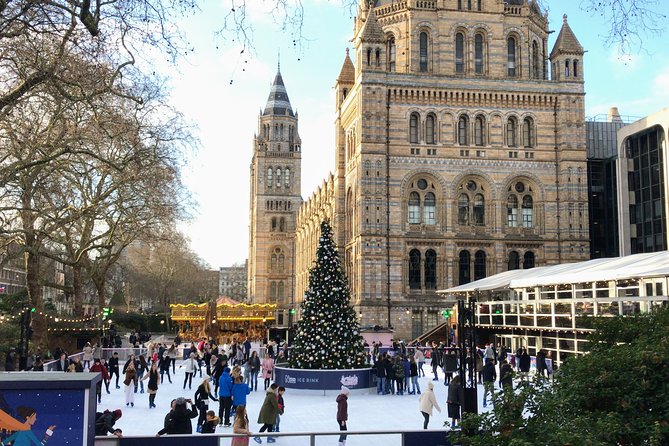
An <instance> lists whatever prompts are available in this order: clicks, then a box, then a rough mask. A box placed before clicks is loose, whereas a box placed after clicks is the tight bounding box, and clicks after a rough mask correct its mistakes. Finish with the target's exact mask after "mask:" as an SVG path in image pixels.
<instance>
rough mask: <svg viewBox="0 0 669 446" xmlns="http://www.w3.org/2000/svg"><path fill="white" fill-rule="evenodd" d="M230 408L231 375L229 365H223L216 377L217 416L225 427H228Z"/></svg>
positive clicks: (229, 424)
mask: <svg viewBox="0 0 669 446" xmlns="http://www.w3.org/2000/svg"><path fill="white" fill-rule="evenodd" d="M231 408H232V377H231V376H230V367H225V368H224V369H223V373H221V377H220V378H219V379H218V418H219V420H221V421H220V422H223V423H224V424H223V425H224V426H225V427H230V426H232V424H231V423H230V409H231Z"/></svg>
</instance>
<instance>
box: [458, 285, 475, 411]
mask: <svg viewBox="0 0 669 446" xmlns="http://www.w3.org/2000/svg"><path fill="white" fill-rule="evenodd" d="M475 292H476V296H477V297H478V294H479V290H478V289H476V290H475ZM476 301H477V299H476V298H473V297H472V296H468V297H467V301H465V300H458V336H457V338H458V348H459V353H460V366H459V368H460V370H459V374H460V377H461V380H462V384H461V393H460V395H461V398H460V400H461V401H462V411H463V413H473V414H477V413H478V398H477V391H476V355H477V352H476V312H475V308H476ZM467 353H469V354H467Z"/></svg>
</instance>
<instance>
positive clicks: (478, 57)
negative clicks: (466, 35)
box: [474, 34, 483, 74]
mask: <svg viewBox="0 0 669 446" xmlns="http://www.w3.org/2000/svg"><path fill="white" fill-rule="evenodd" d="M474 72H475V73H476V74H483V35H482V34H477V35H476V36H474Z"/></svg>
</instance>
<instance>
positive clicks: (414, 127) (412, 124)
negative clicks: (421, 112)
mask: <svg viewBox="0 0 669 446" xmlns="http://www.w3.org/2000/svg"><path fill="white" fill-rule="evenodd" d="M419 121H420V118H419V117H418V113H411V117H410V118H409V142H410V143H412V144H418V142H419V139H418V122H419Z"/></svg>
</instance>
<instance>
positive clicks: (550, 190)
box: [293, 0, 589, 339]
mask: <svg viewBox="0 0 669 446" xmlns="http://www.w3.org/2000/svg"><path fill="white" fill-rule="evenodd" d="M372 3H373V4H370V5H369V6H368V5H367V4H366V3H365V2H360V6H359V8H358V15H357V17H356V19H355V29H354V40H353V42H354V54H355V62H353V61H352V60H351V58H350V57H349V55H348V53H347V55H346V58H345V61H344V65H343V67H342V70H341V73H340V75H339V77H338V78H337V82H336V84H335V90H336V100H337V103H336V107H337V108H336V111H337V117H336V124H335V127H336V148H335V150H336V165H335V169H334V172H335V173H334V175H333V176H331V177H330V178H328V179H327V180H326V181H324V183H323V185H322V186H321V187H320V188H319V190H318V191H317V192H315V193H314V194H313V195H312V197H311V198H310V199H309V200H307V201H306V202H305V203H304V204H303V205H302V206H301V208H300V210H299V213H298V215H297V219H296V228H295V251H294V252H295V253H296V257H295V282H294V294H293V295H294V298H295V301H296V302H299V300H300V297H301V296H303V294H304V290H305V289H306V287H307V284H308V269H309V268H310V267H311V265H312V261H313V259H314V255H315V251H316V246H317V244H318V236H319V234H318V224H319V223H320V220H322V219H323V218H326V217H327V218H329V219H330V220H331V222H332V224H333V227H334V231H335V234H336V242H337V243H338V246H339V248H340V255H341V256H342V259H343V261H344V263H345V267H346V270H347V273H348V276H349V285H350V288H351V293H352V302H353V304H354V305H355V307H356V309H357V310H358V311H359V313H360V315H361V323H362V324H363V325H380V326H388V325H392V326H393V327H394V328H395V330H396V335H397V336H398V337H400V338H404V339H410V338H413V337H414V336H417V335H418V334H421V333H423V332H424V331H426V330H428V329H429V328H431V327H433V326H435V325H437V324H438V323H439V322H441V316H440V312H441V310H443V309H444V308H447V305H446V304H445V303H444V302H443V300H442V299H441V298H440V297H439V296H438V295H437V294H436V290H438V289H445V288H449V287H451V286H454V285H457V284H460V283H466V282H469V281H472V280H476V279H478V278H482V277H486V276H489V275H492V274H496V273H499V272H503V271H506V270H507V269H510V268H531V267H534V266H541V265H548V264H556V263H563V262H571V261H578V260H583V259H587V258H588V255H589V237H588V215H587V213H588V205H587V178H586V173H587V169H586V150H585V128H584V122H585V116H584V94H585V93H584V85H583V53H584V51H583V48H582V47H581V46H580V44H579V43H578V40H577V39H576V37H575V36H574V34H573V32H572V31H571V29H570V28H569V25H568V23H567V19H566V17H564V19H563V24H562V29H561V31H560V35H559V36H558V38H557V40H556V44H555V47H554V48H553V50H552V52H551V53H550V56H549V55H548V50H547V40H548V33H549V31H548V18H547V15H546V14H545V13H544V12H542V11H541V9H540V8H539V6H538V5H537V4H535V3H534V2H533V1H530V2H529V3H528V1H527V0H507V1H506V2H504V1H502V0H481V1H478V0H472V1H469V0H439V1H430V0H406V1H397V0H394V1H390V0H377V1H376V2H372ZM548 61H550V64H549V63H547V62H548ZM549 67H550V68H551V70H553V72H552V73H551V75H550V76H549ZM555 70H557V71H559V75H558V73H557V72H556V71H555ZM389 315H390V320H388V319H389V318H388V316H389Z"/></svg>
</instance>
